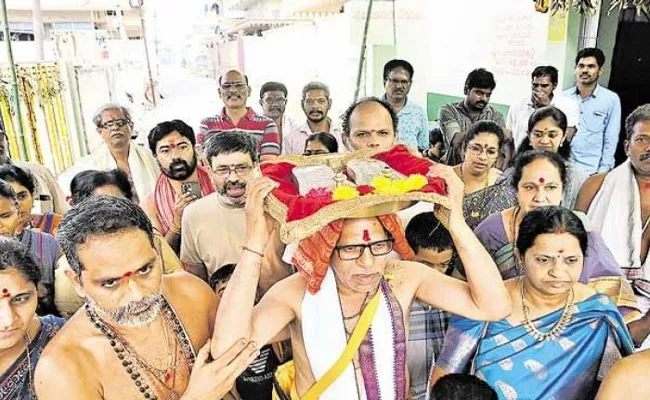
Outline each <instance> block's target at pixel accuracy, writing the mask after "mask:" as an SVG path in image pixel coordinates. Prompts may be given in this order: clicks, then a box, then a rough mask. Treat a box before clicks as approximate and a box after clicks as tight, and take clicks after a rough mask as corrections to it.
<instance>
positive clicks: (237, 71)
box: [219, 69, 248, 86]
mask: <svg viewBox="0 0 650 400" xmlns="http://www.w3.org/2000/svg"><path fill="white" fill-rule="evenodd" d="M231 72H236V73H238V74H241V75H242V76H243V77H244V81H246V84H247V85H248V76H246V74H245V73H243V72H241V71H240V70H238V69H231V70H230V71H226V73H225V74H223V75H221V76H219V86H221V80H222V79H223V77H224V75H228V74H229V73H231Z"/></svg>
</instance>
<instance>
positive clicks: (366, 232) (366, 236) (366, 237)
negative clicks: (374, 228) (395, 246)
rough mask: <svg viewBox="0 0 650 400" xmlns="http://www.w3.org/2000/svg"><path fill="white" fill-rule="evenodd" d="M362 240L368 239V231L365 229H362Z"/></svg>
mask: <svg viewBox="0 0 650 400" xmlns="http://www.w3.org/2000/svg"><path fill="white" fill-rule="evenodd" d="M363 241H364V242H369V241H370V232H368V230H367V229H364V230H363Z"/></svg>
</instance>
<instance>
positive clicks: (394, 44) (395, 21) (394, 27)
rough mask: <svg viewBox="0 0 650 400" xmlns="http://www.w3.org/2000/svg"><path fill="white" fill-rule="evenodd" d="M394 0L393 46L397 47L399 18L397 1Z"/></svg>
mask: <svg viewBox="0 0 650 400" xmlns="http://www.w3.org/2000/svg"><path fill="white" fill-rule="evenodd" d="M396 1H397V0H393V46H394V47H397V18H395V2H396Z"/></svg>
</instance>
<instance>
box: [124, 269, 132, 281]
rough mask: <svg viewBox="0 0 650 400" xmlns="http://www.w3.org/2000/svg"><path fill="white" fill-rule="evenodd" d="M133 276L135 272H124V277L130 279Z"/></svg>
mask: <svg viewBox="0 0 650 400" xmlns="http://www.w3.org/2000/svg"><path fill="white" fill-rule="evenodd" d="M132 277H133V272H131V271H129V272H127V273H126V274H124V279H126V280H129V279H131V278H132Z"/></svg>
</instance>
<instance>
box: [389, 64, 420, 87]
mask: <svg viewBox="0 0 650 400" xmlns="http://www.w3.org/2000/svg"><path fill="white" fill-rule="evenodd" d="M397 68H403V69H404V70H406V72H408V74H409V80H411V81H412V80H413V73H414V72H415V71H414V70H413V65H411V63H410V62H408V61H406V60H390V61H389V62H387V63H386V64H385V65H384V83H386V81H387V80H388V75H390V73H391V72H392V71H393V70H394V69H397Z"/></svg>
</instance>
